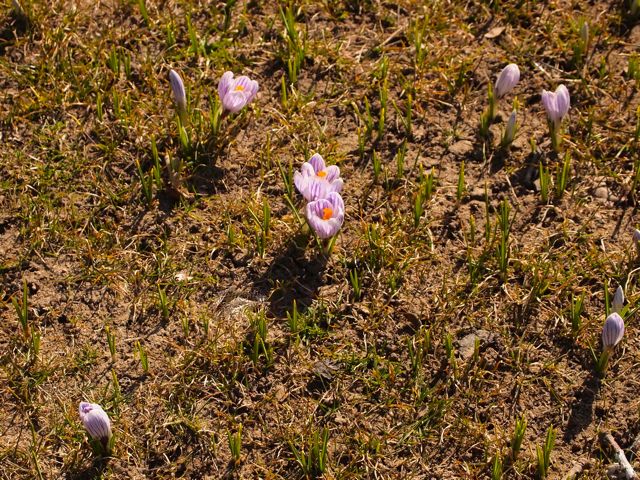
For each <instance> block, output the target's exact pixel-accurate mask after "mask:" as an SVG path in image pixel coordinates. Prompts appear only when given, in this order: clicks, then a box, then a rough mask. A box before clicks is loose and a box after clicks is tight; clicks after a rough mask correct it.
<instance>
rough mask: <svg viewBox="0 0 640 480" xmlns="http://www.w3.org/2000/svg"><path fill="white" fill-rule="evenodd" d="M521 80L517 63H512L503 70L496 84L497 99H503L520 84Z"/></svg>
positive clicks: (494, 91)
mask: <svg viewBox="0 0 640 480" xmlns="http://www.w3.org/2000/svg"><path fill="white" fill-rule="evenodd" d="M519 80H520V69H519V68H518V65H516V64H515V63H510V64H509V65H507V66H506V67H504V68H503V69H502V71H501V72H500V75H498V79H497V80H496V84H495V86H494V87H493V94H494V95H495V97H496V98H502V97H504V96H505V95H506V94H507V93H509V92H510V91H511V90H513V87H515V86H516V85H517V84H518V81H519Z"/></svg>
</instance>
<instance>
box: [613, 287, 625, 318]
mask: <svg viewBox="0 0 640 480" xmlns="http://www.w3.org/2000/svg"><path fill="white" fill-rule="evenodd" d="M623 306H624V291H623V290H622V285H618V288H617V289H616V293H615V295H614V296H613V301H612V302H611V311H612V312H616V313H620V312H621V311H622V307H623Z"/></svg>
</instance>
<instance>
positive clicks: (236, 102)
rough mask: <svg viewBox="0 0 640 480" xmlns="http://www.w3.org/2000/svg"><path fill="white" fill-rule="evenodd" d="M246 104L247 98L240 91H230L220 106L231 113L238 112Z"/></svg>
mask: <svg viewBox="0 0 640 480" xmlns="http://www.w3.org/2000/svg"><path fill="white" fill-rule="evenodd" d="M246 104H247V97H246V96H245V94H244V92H240V91H234V90H230V91H228V92H227V94H226V95H225V96H224V98H223V99H222V106H223V107H224V109H225V110H228V111H230V112H231V113H236V112H239V111H240V110H242V108H243V107H244V106H245V105H246Z"/></svg>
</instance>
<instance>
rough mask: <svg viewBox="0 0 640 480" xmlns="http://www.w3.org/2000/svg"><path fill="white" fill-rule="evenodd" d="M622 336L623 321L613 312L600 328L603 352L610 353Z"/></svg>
mask: <svg viewBox="0 0 640 480" xmlns="http://www.w3.org/2000/svg"><path fill="white" fill-rule="evenodd" d="M623 335H624V320H622V317H621V316H620V315H619V314H618V313H617V312H613V313H612V314H611V315H609V316H608V317H607V319H606V320H605V322H604V327H602V346H603V348H604V350H605V351H610V350H612V349H613V347H615V346H616V345H617V344H618V343H620V340H622V336H623Z"/></svg>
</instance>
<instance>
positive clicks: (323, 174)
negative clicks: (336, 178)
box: [316, 170, 327, 178]
mask: <svg viewBox="0 0 640 480" xmlns="http://www.w3.org/2000/svg"><path fill="white" fill-rule="evenodd" d="M316 175H317V176H319V177H321V178H324V177H326V176H327V171H326V170H320V171H319V172H318V173H316Z"/></svg>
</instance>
